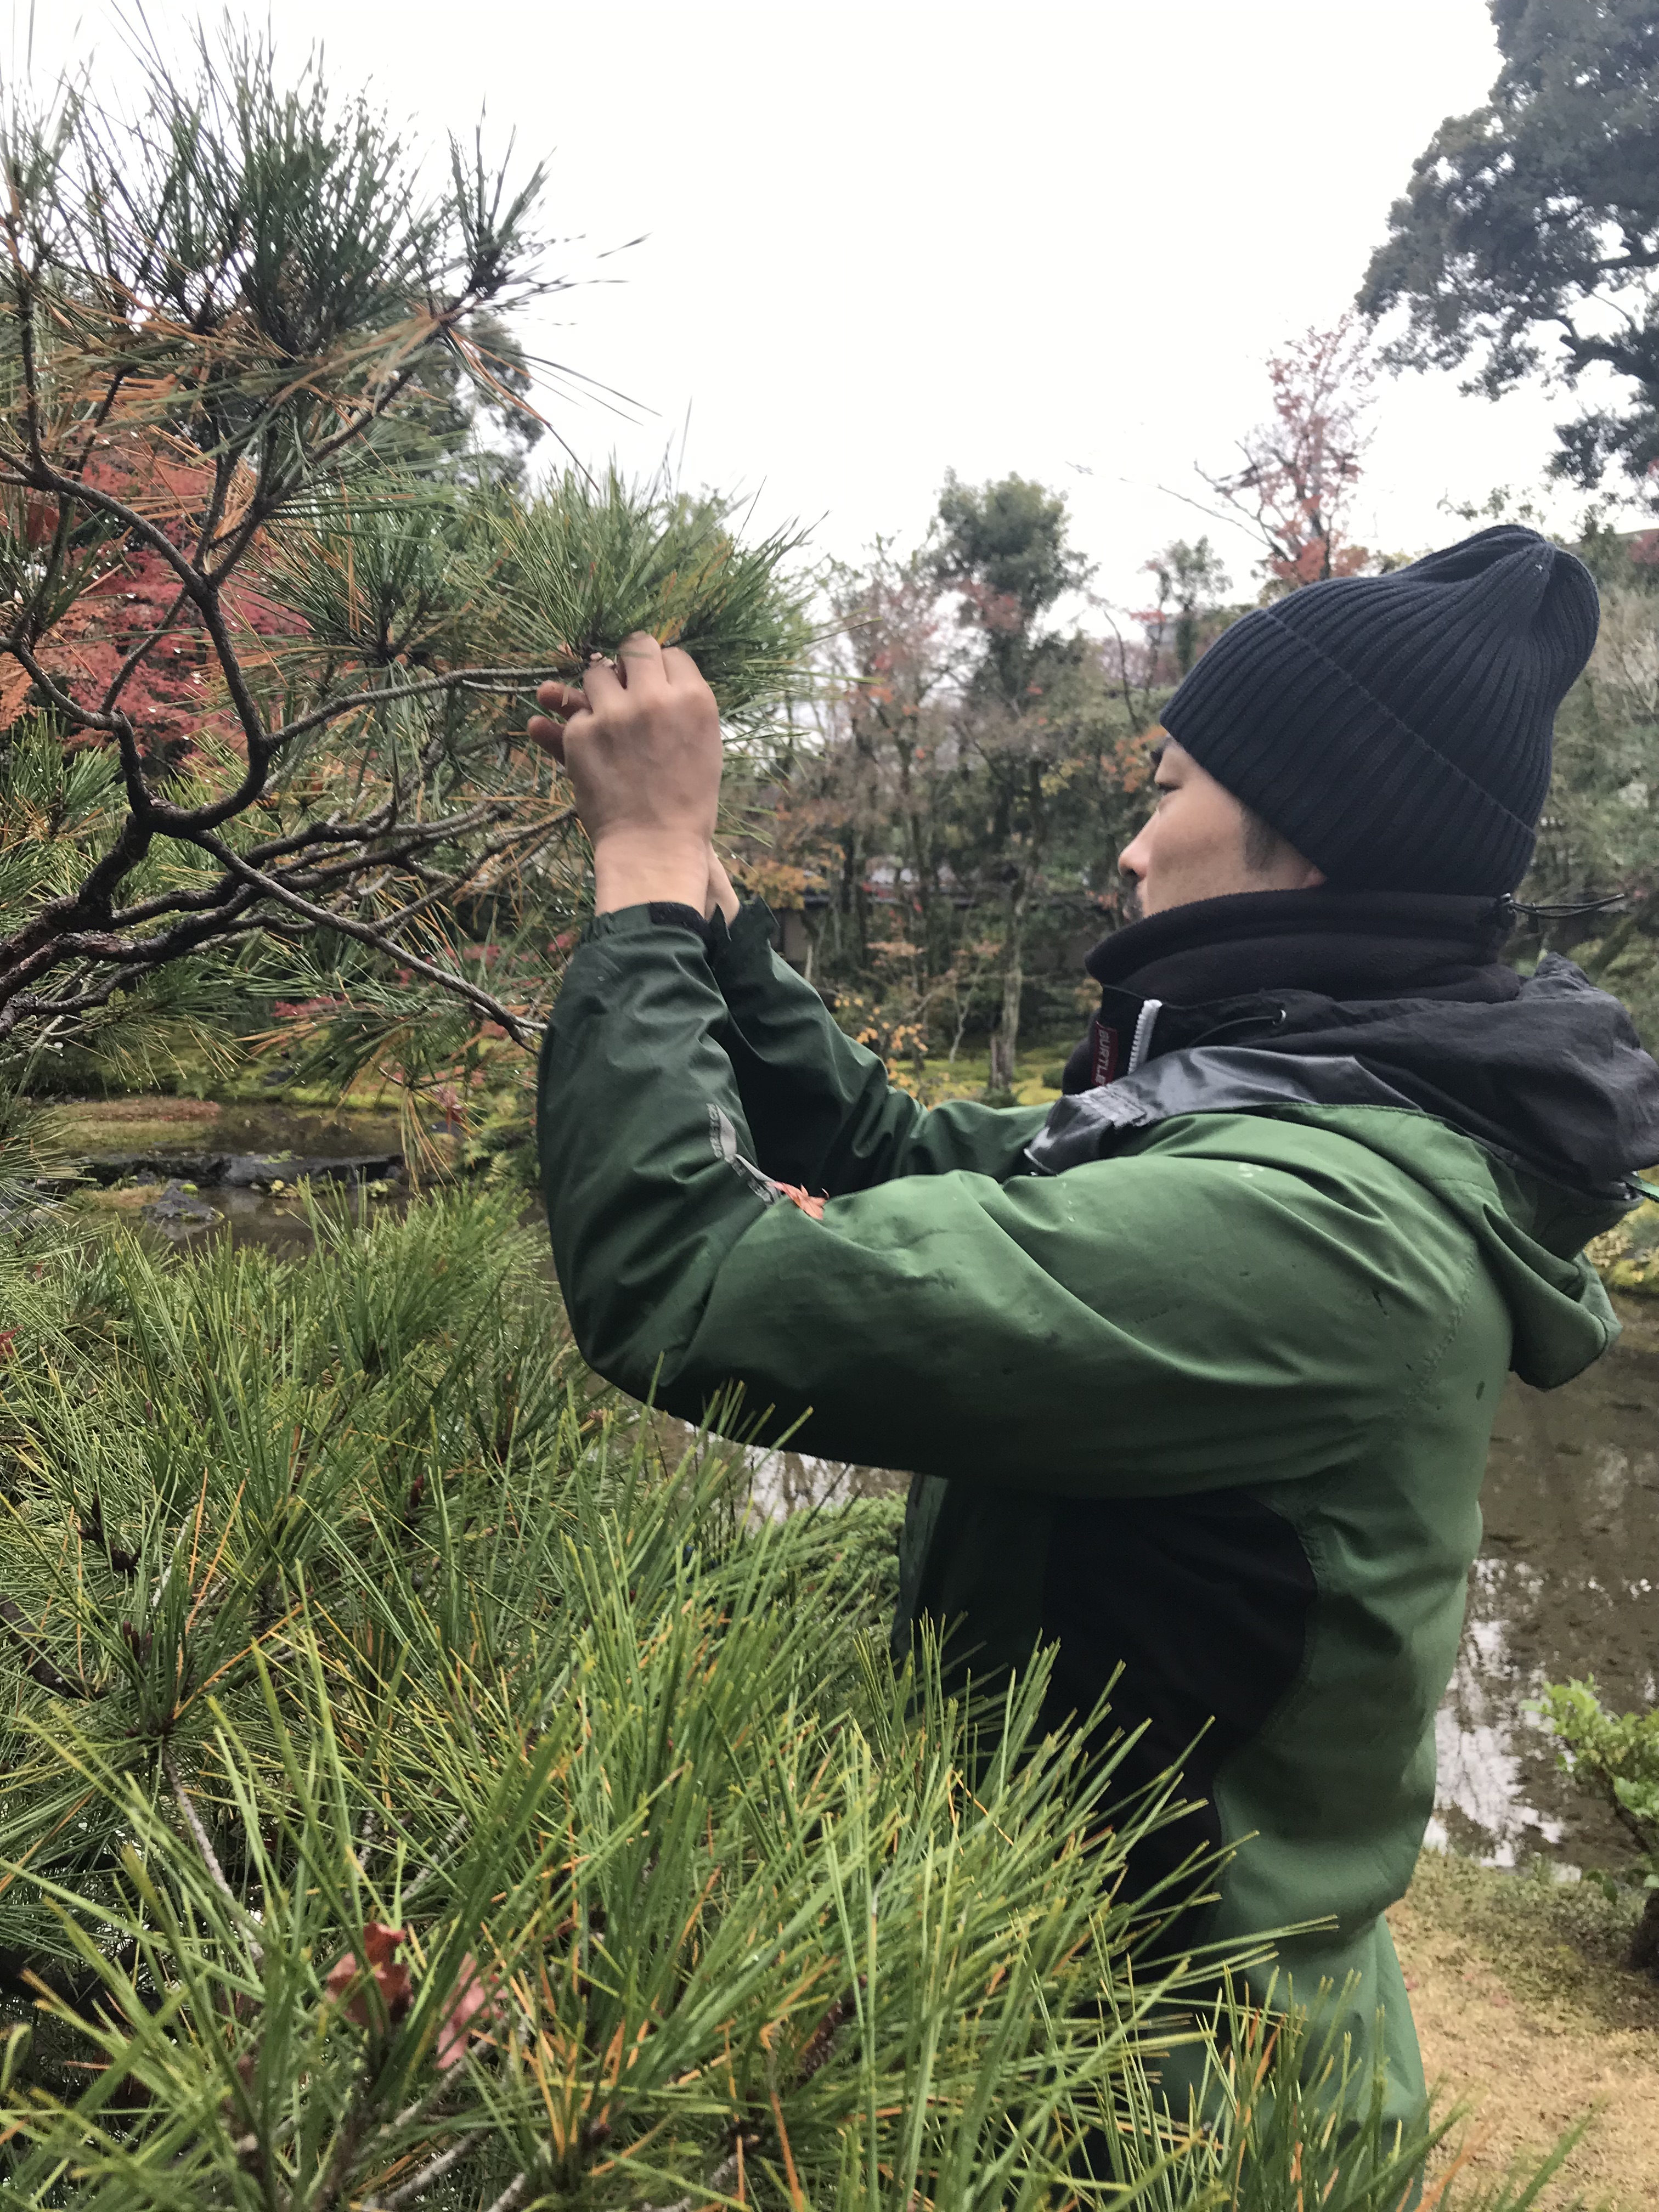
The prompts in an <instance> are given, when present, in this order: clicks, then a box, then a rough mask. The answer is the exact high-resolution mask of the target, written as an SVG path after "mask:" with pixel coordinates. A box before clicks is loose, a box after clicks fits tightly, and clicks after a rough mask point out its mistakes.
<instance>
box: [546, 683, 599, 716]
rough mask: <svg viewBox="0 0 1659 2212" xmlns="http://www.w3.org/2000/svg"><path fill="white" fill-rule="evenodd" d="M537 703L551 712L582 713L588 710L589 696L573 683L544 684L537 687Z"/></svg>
mask: <svg viewBox="0 0 1659 2212" xmlns="http://www.w3.org/2000/svg"><path fill="white" fill-rule="evenodd" d="M536 704H537V705H538V707H545V708H546V709H547V711H548V713H549V714H583V713H585V712H586V707H587V696H586V693H585V692H583V691H580V690H577V689H576V687H575V686H574V684H552V683H549V684H540V685H538V688H537V691H536Z"/></svg>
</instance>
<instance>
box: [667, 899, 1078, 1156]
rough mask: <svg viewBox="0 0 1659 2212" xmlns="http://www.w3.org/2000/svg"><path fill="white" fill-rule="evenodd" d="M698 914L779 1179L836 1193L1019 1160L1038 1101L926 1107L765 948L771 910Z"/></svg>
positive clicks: (736, 1068) (748, 1105) (754, 1114)
mask: <svg viewBox="0 0 1659 2212" xmlns="http://www.w3.org/2000/svg"><path fill="white" fill-rule="evenodd" d="M733 907H734V918H733V919H732V921H730V923H729V924H728V922H727V920H726V911H725V909H724V908H721V907H718V906H717V907H716V909H715V912H714V916H713V917H712V919H711V921H710V923H709V925H708V964H709V971H710V973H711V975H713V977H714V983H715V985H716V987H717V988H718V989H719V991H720V995H721V997H722V998H723V999H724V1000H725V1001H726V1011H727V1013H728V1015H729V1017H730V1022H729V1026H728V1028H727V1030H726V1033H725V1035H724V1036H723V1037H722V1040H721V1041H722V1042H723V1043H724V1045H725V1047H726V1053H727V1054H728V1056H729V1058H730V1060H731V1062H732V1073H733V1074H734V1075H735V1077H736V1079H737V1085H738V1093H739V1096H740V1097H741V1098H742V1101H743V1107H744V1115H745V1118H746V1119H747V1121H748V1124H749V1128H750V1134H751V1136H752V1137H753V1139H754V1143H755V1147H756V1150H755V1155H754V1157H755V1158H756V1160H757V1162H758V1163H759V1164H760V1165H761V1166H762V1167H763V1168H764V1169H765V1170H766V1171H767V1173H768V1174H769V1175H772V1176H776V1177H777V1178H778V1179H779V1181H780V1182H789V1183H799V1184H800V1185H801V1186H802V1187H803V1188H805V1189H807V1190H809V1191H813V1192H819V1191H822V1192H826V1193H828V1194H829V1196H831V1197H840V1196H842V1195H843V1194H845V1193H847V1192H848V1191H854V1190H866V1189H868V1188H870V1186H871V1185H872V1184H873V1183H878V1182H886V1181H888V1180H889V1178H890V1177H891V1176H913V1175H943V1174H946V1173H948V1172H949V1171H950V1170H951V1169H953V1168H967V1169H970V1170H973V1171H974V1172H975V1173H976V1174H979V1175H988V1176H994V1177H995V1178H996V1179H997V1180H998V1181H999V1182H1000V1181H1002V1180H1003V1179H1004V1178H1005V1177H1006V1176H1010V1175H1013V1174H1015V1173H1016V1172H1018V1168H1019V1164H1020V1158H1021V1155H1022V1154H1023V1153H1024V1150H1025V1147H1026V1146H1027V1145H1028V1144H1029V1143H1030V1140H1031V1139H1032V1138H1033V1137H1034V1136H1035V1135H1036V1132H1037V1131H1038V1130H1039V1129H1040V1128H1041V1127H1042V1122H1043V1118H1044V1109H1042V1107H1013V1108H1009V1109H998V1108H995V1107H990V1106H981V1105H980V1104H978V1103H976V1102H975V1101H973V1100H970V1099H953V1100H951V1102H950V1103H948V1104H946V1105H944V1106H939V1107H935V1108H934V1109H933V1111H932V1112H931V1113H929V1112H927V1110H926V1109H923V1108H922V1107H921V1106H919V1105H918V1104H917V1103H916V1102H915V1099H914V1098H912V1097H910V1096H909V1095H908V1092H906V1091H902V1090H901V1089H900V1088H899V1086H898V1085H896V1084H895V1083H892V1082H890V1080H889V1079H888V1074H887V1070H886V1068H885V1066H884V1064H883V1063H882V1061H881V1060H880V1059H879V1058H878V1055H877V1054H874V1053H872V1052H868V1051H866V1049H865V1048H864V1047H863V1046H862V1045H860V1044H856V1043H854V1040H853V1039H852V1038H851V1037H849V1036H848V1035H847V1034H846V1032H845V1031H844V1030H842V1029H841V1028H840V1026H839V1025H838V1024H836V1021H835V1020H834V1018H832V1017H831V1015H830V1014H829V1012H828V1010H827V1009H826V1007H825V1006H824V1004H823V1000H822V999H820V998H819V996H818V994H817V992H816V991H815V990H813V989H812V987H811V985H810V984H808V983H805V982H803V981H802V980H801V978H800V977H799V975H796V974H795V972H794V970H793V969H792V968H790V967H788V966H787V964H786V963H784V962H783V961H781V960H780V959H779V957H777V955H776V953H775V951H773V950H772V917H771V915H769V913H768V912H767V910H766V908H764V907H763V906H762V905H759V904H758V903H751V904H750V905H749V906H746V907H744V908H742V909H741V910H740V911H736V910H735V902H733Z"/></svg>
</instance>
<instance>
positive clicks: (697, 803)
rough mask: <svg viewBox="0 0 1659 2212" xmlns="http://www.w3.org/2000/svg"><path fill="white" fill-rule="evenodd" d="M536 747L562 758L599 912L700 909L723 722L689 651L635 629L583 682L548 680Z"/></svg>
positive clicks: (533, 727)
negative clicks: (660, 904) (653, 905)
mask: <svg viewBox="0 0 1659 2212" xmlns="http://www.w3.org/2000/svg"><path fill="white" fill-rule="evenodd" d="M536 696H537V700H538V702H539V704H540V705H541V706H543V707H544V708H546V709H547V710H548V714H549V715H556V716H558V717H559V718H560V719H559V720H557V721H554V720H549V719H547V718H546V717H544V716H543V715H539V714H538V715H533V716H532V718H531V722H530V731H529V734H530V737H531V738H532V742H533V743H535V744H538V745H540V746H542V747H543V748H544V750H546V751H548V752H550V753H551V754H552V755H553V757H555V759H556V760H558V761H560V762H562V763H563V765H564V768H565V769H566V770H567V772H568V775H569V777H570V781H571V783H572V785H573V786H574V789H575V794H576V811H577V813H578V814H579V815H580V817H581V819H582V825H583V827H584V828H585V829H586V831H587V835H588V838H589V841H590V842H591V843H592V848H593V889H594V901H593V903H594V908H595V911H596V912H598V913H599V914H608V913H610V912H611V909H612V908H617V907H624V906H640V905H643V904H645V903H646V902H647V901H649V900H653V899H667V900H672V901H675V902H678V903H680V904H682V905H685V906H694V907H696V908H698V910H699V911H700V912H701V911H703V910H704V908H705V906H706V902H707V898H708V889H709V854H710V846H709V840H710V838H711V837H712V836H713V834H714V814H715V809H716V807H717V805H718V804H719V799H720V709H719V708H718V707H717V706H716V705H715V703H714V693H713V692H712V691H711V690H709V688H708V685H707V684H705V683H704V682H703V680H702V675H701V674H700V673H699V671H698V668H697V665H696V661H694V660H693V659H692V658H691V656H690V653H683V652H681V650H680V649H679V647H678V646H670V647H668V649H667V650H666V651H664V649H663V647H661V646H660V645H659V644H658V642H657V641H656V639H655V638H654V637H651V636H648V635H647V634H646V633H645V632H644V631H642V630H636V631H635V633H634V635H632V636H631V637H629V638H625V639H624V640H623V644H622V647H621V649H620V651H619V652H618V653H617V658H616V660H615V662H614V664H613V663H611V662H608V661H605V660H599V659H596V660H594V661H593V662H592V664H591V665H590V666H589V667H588V669H587V671H586V673H585V675H584V676H583V678H582V684H581V688H580V690H576V689H574V687H572V686H571V685H568V684H543V685H542V687H541V689H540V690H539V691H538V693H537V694H536Z"/></svg>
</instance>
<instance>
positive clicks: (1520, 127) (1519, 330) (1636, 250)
mask: <svg viewBox="0 0 1659 2212" xmlns="http://www.w3.org/2000/svg"><path fill="white" fill-rule="evenodd" d="M1491 8H1492V22H1493V25H1494V27H1495V28H1496V31H1497V33H1498V46H1499V49H1500V51H1501V52H1502V54H1503V57H1504V61H1503V67H1502V68H1501V70H1499V72H1498V81H1497V82H1496V83H1495V84H1494V85H1493V87H1492V94H1491V97H1490V98H1489V100H1487V102H1486V106H1483V107H1480V108H1477V109H1476V110H1475V111H1474V113H1472V114H1469V115H1460V116H1455V117H1453V118H1450V119H1449V120H1448V121H1447V122H1445V123H1443V124H1442V125H1441V126H1440V129H1439V130H1438V131H1437V132H1436V133H1435V136H1434V137H1433V138H1432V139H1431V141H1430V143H1429V144H1428V146H1427V147H1426V148H1425V150H1424V152H1423V153H1422V154H1421V155H1419V157H1418V159H1417V161H1415V162H1414V163H1413V169H1412V179H1411V183H1410V184H1409V185H1408V186H1407V191H1406V194H1405V197H1403V198H1402V199H1401V200H1398V201H1396V203H1395V206H1394V208H1393V210H1392V211H1391V213H1390V215H1389V236H1388V238H1387V239H1386V240H1385V241H1384V243H1383V245H1382V246H1379V247H1378V248H1377V251H1376V254H1375V256H1374V257H1373V258H1372V261H1371V264H1370V269H1369V270H1368V271H1367V272H1366V276H1365V280H1364V284H1363V285H1362V287H1361V289H1360V293H1359V305H1360V307H1361V308H1362V310H1363V311H1364V313H1365V314H1366V315H1367V316H1369V317H1370V318H1372V319H1376V318H1378V317H1381V316H1383V315H1385V314H1387V313H1389V311H1390V310H1391V309H1394V308H1395V307H1401V308H1403V309H1404V310H1405V311H1406V326H1405V329H1404V331H1403V332H1402V333H1401V336H1400V337H1398V338H1396V339H1395V342H1394V343H1393V344H1392V345H1391V346H1390V348H1389V351H1388V353H1387V356H1385V357H1386V358H1387V359H1388V360H1389V361H1390V362H1393V363H1394V364H1395V366H1397V367H1407V366H1409V367H1413V368H1456V367H1459V366H1460V365H1462V363H1463V362H1473V363H1474V377H1473V379H1472V381H1471V383H1470V385H1469V386H1468V389H1469V390H1472V391H1480V392H1485V393H1486V395H1487V396H1488V398H1498V395H1499V394H1501V393H1503V392H1508V391H1510V390H1512V389H1513V388H1514V386H1516V385H1517V384H1518V383H1520V382H1521V381H1522V379H1523V378H1525V377H1527V376H1529V375H1530V374H1532V373H1533V372H1534V370H1535V369H1537V368H1543V369H1544V370H1545V371H1546V373H1547V374H1548V375H1550V376H1551V377H1553V378H1554V379H1556V380H1559V382H1560V383H1562V384H1564V385H1565V386H1568V387H1569V388H1571V387H1572V386H1577V384H1578V383H1579V381H1580V380H1581V379H1583V377H1585V376H1586V375H1587V374H1589V373H1590V372H1592V371H1595V370H1597V369H1602V370H1610V371H1611V372H1612V374H1613V377H1614V378H1615V379H1617V380H1620V382H1621V383H1622V385H1623V386H1624V396H1623V397H1622V398H1621V399H1620V400H1619V401H1618V402H1616V403H1613V404H1606V405H1599V406H1593V407H1590V408H1589V409H1587V410H1585V412H1583V414H1582V415H1580V416H1579V417H1578V418H1577V420H1576V421H1575V422H1569V423H1566V424H1564V425H1563V426H1561V428H1560V430H1559V449H1558V452H1557V453H1556V456H1555V460H1554V467H1555V469H1556V471H1557V472H1558V473H1559V474H1562V475H1565V476H1566V477H1570V478H1571V479H1572V480H1573V481H1574V482H1575V483H1581V484H1584V485H1593V484H1595V483H1598V482H1599V481H1600V480H1601V477H1602V475H1603V472H1604V471H1605V470H1606V469H1607V467H1608V466H1609V465H1613V464H1616V465H1618V467H1619V468H1620V469H1621V470H1622V471H1625V472H1626V474H1627V475H1628V476H1630V477H1636V478H1638V479H1640V478H1643V477H1646V475H1647V473H1648V471H1650V469H1651V468H1652V465H1653V464H1654V462H1655V459H1656V458H1659V294H1656V289H1655V274H1656V270H1659V11H1656V9H1655V8H1654V7H1653V5H1652V0H1491Z"/></svg>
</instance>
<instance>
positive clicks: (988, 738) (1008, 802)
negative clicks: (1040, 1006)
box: [935, 476, 1098, 1096]
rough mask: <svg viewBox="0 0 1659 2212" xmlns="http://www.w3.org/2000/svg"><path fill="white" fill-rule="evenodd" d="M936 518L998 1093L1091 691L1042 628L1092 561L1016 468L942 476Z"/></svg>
mask: <svg viewBox="0 0 1659 2212" xmlns="http://www.w3.org/2000/svg"><path fill="white" fill-rule="evenodd" d="M1066 529H1067V523H1066V502H1065V501H1064V499H1063V498H1062V497H1061V496H1060V495H1059V494H1058V493H1054V492H1049V491H1047V490H1045V489H1044V488H1043V487H1042V485H1040V484H1036V483H1029V482H1027V480H1026V479H1025V478H1024V477H1018V476H1011V477H1005V478H1004V479H1003V480H1002V481H1001V482H1000V483H988V484H985V485H983V486H981V487H978V488H972V487H969V486H968V485H965V484H963V483H959V482H958V481H957V478H956V477H954V476H951V477H947V478H946V480H945V489H944V491H943V492H942V493H941V494H940V496H939V547H938V551H937V554H936V556H935V560H936V567H937V574H938V575H939V581H940V582H941V583H942V584H943V585H945V587H946V588H947V589H948V590H950V591H951V592H954V594H955V595H956V598H957V605H958V611H959V617H958V618H959V620H960V621H961V623H962V624H963V627H964V628H965V629H969V630H970V631H972V632H974V633H975V636H976V640H977V642H978V645H979V659H978V665H977V666H976V667H975V669H974V670H973V671H972V673H971V675H970V676H969V679H968V684H967V686H966V695H965V697H964V701H963V708H964V715H963V720H964V734H965V735H966V736H967V738H968V740H969V743H970V744H972V746H973V749H974V750H975V754H976V755H977V757H978V761H979V763H980V769H981V779H982V781H983V784H984V787H985V796H986V800H987V811H988V820H987V829H988V832H989V835H988V836H987V839H986V841H985V842H986V844H987V846H988V847H989V848H990V850H989V854H987V855H986V857H985V859H982V860H981V869H983V868H984V866H986V863H987V860H988V861H989V865H990V866H993V867H994V869H995V872H996V874H997V876H998V877H999V878H1000V888H1001V905H1002V913H1001V927H1000V933H999V934H1000V945H1001V951H1000V959H999V963H998V965H999V970H1000V985H1001V991H1000V1006H999V1008H998V1011H997V1016H996V1021H995V1026H994V1029H993V1030H992V1035H991V1073H990V1090H991V1092H992V1094H993V1095H994V1096H995V1095H1001V1094H1006V1093H1007V1092H1009V1091H1011V1089H1012V1083H1013V1072H1014V1058H1015V1054H1017V1052H1018V1048H1019V1024H1020V1004H1021V998H1022V994H1023V993H1024V957H1025V940H1026V932H1027V928H1028V925H1029V922H1030V911H1031V904H1032V900H1033V897H1034V896H1035V894H1036V891H1037V890H1038V887H1039V884H1040V883H1041V881H1042V872H1043V867H1044V863H1045V861H1046V860H1047V859H1048V852H1049V848H1050V845H1051V842H1052V839H1053V835H1054V817H1053V812H1052V800H1053V799H1054V769H1055V765H1056V763H1057V760H1058V759H1059V758H1060V757H1061V756H1062V755H1063V754H1064V753H1065V752H1066V750H1068V749H1069V747H1070V745H1071V744H1072V742H1073V740H1074V739H1075V738H1076V736H1077V733H1078V724H1079V720H1080V719H1082V718H1084V717H1085V716H1086V715H1087V714H1088V712H1089V708H1090V706H1091V704H1092V703H1093V702H1094V700H1095V699H1096V698H1097V693H1098V684H1097V683H1096V682H1091V678H1092V677H1093V676H1094V674H1095V671H1094V669H1093V668H1092V666H1091V657H1090V656H1089V655H1088V653H1087V652H1086V650H1085V647H1084V645H1083V642H1082V641H1081V640H1080V639H1079V637H1077V636H1075V635H1072V636H1060V635H1055V634H1054V633H1053V632H1051V631H1049V630H1048V629H1046V628H1045V626H1044V619H1043V618H1044V617H1046V616H1047V615H1048V614H1049V613H1050V612H1051V611H1052V610H1053V609H1054V606H1055V605H1056V603H1057V602H1058V601H1059V600H1060V599H1063V598H1064V597H1065V595H1066V592H1072V591H1076V590H1079V589H1080V587H1081V586H1083V584H1084V583H1085V582H1086V580H1087V579H1088V576H1089V573H1090V571H1089V568H1088V565H1087V563H1086V562H1085V561H1084V560H1083V558H1082V556H1080V555H1079V553H1078V552H1076V551H1075V550H1074V549H1073V547H1072V545H1071V544H1070V543H1069V542H1068V539H1067V535H1066ZM991 856H994V858H993V857H991Z"/></svg>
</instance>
